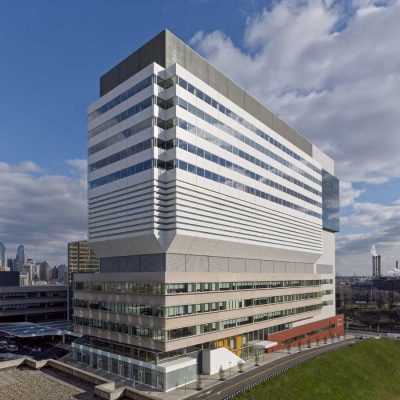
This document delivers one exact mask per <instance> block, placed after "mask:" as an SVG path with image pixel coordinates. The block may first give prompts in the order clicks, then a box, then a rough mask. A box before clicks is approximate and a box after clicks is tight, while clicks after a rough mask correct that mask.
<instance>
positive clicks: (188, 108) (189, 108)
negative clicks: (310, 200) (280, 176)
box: [177, 97, 321, 185]
mask: <svg viewBox="0 0 400 400" xmlns="http://www.w3.org/2000/svg"><path fill="white" fill-rule="evenodd" d="M177 101H178V105H179V107H181V108H183V109H184V110H186V111H188V112H190V113H191V114H193V115H195V116H196V117H198V118H201V119H202V120H203V121H206V122H207V123H209V124H210V125H212V126H215V127H216V128H218V129H220V130H222V131H224V132H226V133H227V134H228V135H230V136H233V137H235V138H237V139H239V140H240V141H242V142H243V143H246V144H248V145H249V146H252V147H254V148H256V147H258V146H259V147H261V146H260V145H257V144H256V142H254V140H251V139H250V138H248V137H247V136H245V135H242V134H241V133H239V132H238V131H237V130H235V129H233V128H231V127H230V126H228V125H226V124H224V123H223V122H221V121H219V120H217V119H216V118H214V117H213V116H211V115H210V114H207V113H206V112H204V111H203V110H200V109H199V108H197V107H196V106H194V105H193V104H190V103H189V102H187V101H186V100H184V99H182V98H180V97H178V98H177ZM257 150H258V149H257ZM267 153H268V154H267ZM264 154H267V155H268V156H269V157H271V158H273V159H275V160H277V161H279V162H280V163H281V164H283V165H285V166H287V167H289V168H292V169H295V168H296V172H298V173H299V174H301V175H303V176H304V177H306V178H308V179H309V180H311V181H313V182H315V183H317V184H319V185H320V184H321V180H320V179H318V178H316V177H315V176H313V175H311V174H309V173H308V172H305V171H303V170H302V169H301V168H297V167H295V166H294V165H293V164H292V163H290V162H289V161H287V160H285V159H284V158H282V157H279V156H278V155H277V154H275V153H273V152H272V151H269V150H267V152H264Z"/></svg>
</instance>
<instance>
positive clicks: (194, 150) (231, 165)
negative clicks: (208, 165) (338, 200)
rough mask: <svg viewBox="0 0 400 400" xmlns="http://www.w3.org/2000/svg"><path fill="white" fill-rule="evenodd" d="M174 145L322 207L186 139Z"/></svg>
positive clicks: (314, 201)
mask: <svg viewBox="0 0 400 400" xmlns="http://www.w3.org/2000/svg"><path fill="white" fill-rule="evenodd" d="M176 145H177V147H179V148H180V149H182V150H185V151H188V152H189V153H192V154H195V155H197V156H198V157H201V158H204V159H206V160H208V161H211V162H213V163H215V164H218V165H220V166H221V167H224V168H228V169H230V170H232V171H234V172H238V173H239V174H241V175H244V176H246V177H248V178H250V179H253V180H255V181H257V182H261V183H263V184H264V185H267V186H270V187H273V188H274V189H277V190H279V191H281V192H284V193H286V194H289V195H291V196H293V197H296V198H298V199H300V200H303V201H305V202H307V203H310V204H312V205H314V206H316V207H322V204H321V203H320V202H318V201H316V200H314V199H311V198H310V197H307V196H304V195H303V194H301V193H298V192H296V191H295V190H292V189H289V188H287V187H286V186H283V185H280V184H279V183H277V182H274V181H271V180H270V179H268V178H265V177H263V176H261V175H259V174H256V173H255V172H253V171H249V170H248V169H246V168H243V167H241V166H240V165H237V164H235V163H233V162H231V161H228V160H226V159H225V158H222V157H219V156H217V155H215V154H213V153H210V152H209V151H207V150H204V149H202V148H200V147H197V146H195V145H193V144H191V143H188V142H186V141H184V140H182V139H177V140H176Z"/></svg>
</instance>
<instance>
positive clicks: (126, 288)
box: [74, 279, 333, 295]
mask: <svg viewBox="0 0 400 400" xmlns="http://www.w3.org/2000/svg"><path fill="white" fill-rule="evenodd" d="M327 284H333V279H308V280H298V279H296V280H286V281H242V282H187V283H186V282H185V283H161V282H74V290H80V291H86V292H91V291H93V292H109V293H133V294H161V295H165V294H167V295H168V294H180V293H202V292H220V291H221V292H224V291H237V290H260V289H280V288H282V289H285V288H293V287H307V286H321V285H327Z"/></svg>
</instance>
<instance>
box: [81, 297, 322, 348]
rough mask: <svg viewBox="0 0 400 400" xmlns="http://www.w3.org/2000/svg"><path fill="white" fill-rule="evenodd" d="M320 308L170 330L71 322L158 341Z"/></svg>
mask: <svg viewBox="0 0 400 400" xmlns="http://www.w3.org/2000/svg"><path fill="white" fill-rule="evenodd" d="M320 309H321V305H320V304H315V305H310V306H304V307H298V308H290V309H286V310H280V311H271V312H267V313H263V314H257V315H251V316H248V317H239V318H233V319H229V320H224V321H217V322H211V323H208V324H202V325H193V326H188V327H184V328H177V329H170V330H164V329H154V328H147V327H144V326H135V325H130V324H124V323H121V322H111V321H104V320H96V319H92V318H83V317H76V316H74V317H73V323H74V325H81V326H87V327H91V328H97V329H101V330H105V331H111V332H117V333H123V334H126V335H132V336H139V337H148V338H151V339H154V340H159V341H168V340H175V339H181V338H184V337H188V336H196V335H201V334H204V333H210V332H216V331H221V330H225V329H229V328H234V327H238V326H243V325H249V324H254V323H257V322H262V321H269V320H273V319H276V318H284V317H289V316H291V315H297V314H302V313H306V312H310V311H314V310H320Z"/></svg>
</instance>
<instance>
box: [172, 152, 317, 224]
mask: <svg viewBox="0 0 400 400" xmlns="http://www.w3.org/2000/svg"><path fill="white" fill-rule="evenodd" d="M176 163H177V168H179V169H182V170H183V171H187V172H190V173H192V174H196V175H198V176H201V177H203V178H206V179H210V180H213V181H214V182H217V183H220V184H223V185H226V186H230V187H233V188H234V189H238V190H241V191H242V192H246V193H249V194H251V195H253V196H257V197H260V198H262V199H264V200H268V201H271V202H273V203H276V204H279V205H282V206H284V207H287V208H290V209H292V210H296V211H299V212H302V213H304V214H307V215H310V216H312V217H315V218H318V219H321V214H320V213H317V212H315V211H312V210H309V209H308V208H305V207H302V206H299V205H297V204H294V203H292V202H290V201H287V200H283V199H281V198H279V197H276V196H273V195H271V194H269V193H266V192H263V191H262V190H258V189H255V188H253V187H251V186H247V185H244V184H243V183H240V182H237V181H234V180H232V179H230V178H226V177H225V176H222V175H219V174H216V173H214V172H211V171H208V170H206V169H204V168H200V167H197V166H196V165H193V164H190V163H187V162H186V161H181V160H177V161H176Z"/></svg>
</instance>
